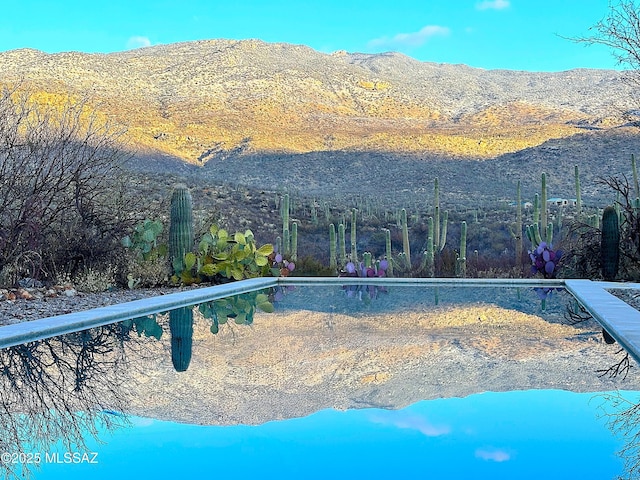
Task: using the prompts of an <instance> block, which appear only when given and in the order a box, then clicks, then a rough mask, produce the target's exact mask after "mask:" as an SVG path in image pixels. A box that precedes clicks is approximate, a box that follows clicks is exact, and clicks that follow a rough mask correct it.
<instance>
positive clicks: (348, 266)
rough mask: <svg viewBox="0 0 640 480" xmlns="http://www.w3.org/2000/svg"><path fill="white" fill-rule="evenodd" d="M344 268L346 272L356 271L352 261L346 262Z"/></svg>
mask: <svg viewBox="0 0 640 480" xmlns="http://www.w3.org/2000/svg"><path fill="white" fill-rule="evenodd" d="M344 268H345V269H346V270H347V273H351V274H353V273H356V266H355V265H354V263H353V262H349V263H347V264H346V265H345V267H344Z"/></svg>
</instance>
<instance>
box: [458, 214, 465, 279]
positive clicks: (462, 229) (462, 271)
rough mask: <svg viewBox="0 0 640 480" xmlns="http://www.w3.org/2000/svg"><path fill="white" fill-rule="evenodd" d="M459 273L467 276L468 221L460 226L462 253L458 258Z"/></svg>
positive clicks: (460, 275)
mask: <svg viewBox="0 0 640 480" xmlns="http://www.w3.org/2000/svg"><path fill="white" fill-rule="evenodd" d="M456 266H457V273H458V276H459V277H463V278H464V277H466V276H467V222H465V221H463V222H462V225H461V226H460V255H459V256H458V259H457V264H456Z"/></svg>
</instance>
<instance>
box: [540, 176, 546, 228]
mask: <svg viewBox="0 0 640 480" xmlns="http://www.w3.org/2000/svg"><path fill="white" fill-rule="evenodd" d="M547 208H548V205H547V174H546V173H544V172H543V173H542V192H541V193H540V236H541V237H542V238H543V239H546V238H547Z"/></svg>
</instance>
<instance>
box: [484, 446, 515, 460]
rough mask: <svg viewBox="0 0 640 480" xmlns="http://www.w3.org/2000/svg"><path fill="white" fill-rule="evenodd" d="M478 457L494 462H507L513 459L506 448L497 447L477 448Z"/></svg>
mask: <svg viewBox="0 0 640 480" xmlns="http://www.w3.org/2000/svg"><path fill="white" fill-rule="evenodd" d="M476 457H478V458H481V459H482V460H491V461H493V462H506V461H507V460H511V455H509V453H507V452H505V451H504V450H497V449H493V448H492V449H478V450H476Z"/></svg>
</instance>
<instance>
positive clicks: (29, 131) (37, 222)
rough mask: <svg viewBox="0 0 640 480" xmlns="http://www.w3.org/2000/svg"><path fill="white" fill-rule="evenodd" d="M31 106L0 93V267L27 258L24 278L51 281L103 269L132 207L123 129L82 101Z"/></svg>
mask: <svg viewBox="0 0 640 480" xmlns="http://www.w3.org/2000/svg"><path fill="white" fill-rule="evenodd" d="M38 100H39V98H38V96H37V95H35V94H33V93H29V92H24V91H22V90H20V89H19V88H14V89H8V88H4V89H3V90H2V91H0V185H1V188H0V265H2V267H6V266H12V265H14V263H16V261H17V259H20V258H21V256H24V255H25V254H26V252H33V253H32V256H37V257H38V258H39V262H37V263H31V267H32V270H31V271H30V272H28V273H25V274H26V275H28V276H31V277H49V278H52V276H53V275H54V274H55V272H56V271H70V270H71V271H80V270H81V269H82V268H86V267H87V265H92V264H95V263H97V262H103V263H108V261H109V260H110V259H111V257H112V256H113V255H114V252H116V251H118V249H117V245H118V243H119V241H120V239H121V238H122V237H123V236H124V232H125V231H126V229H127V223H128V221H129V218H130V217H131V214H130V213H129V212H131V211H132V210H131V205H132V202H131V196H130V195H128V193H127V189H126V185H125V182H124V175H123V174H122V169H121V166H122V162H123V161H124V159H125V155H124V150H123V149H122V148H121V143H120V140H121V138H122V135H123V133H124V131H123V130H122V129H119V128H117V127H115V126H114V125H111V124H110V123H109V122H108V121H107V120H106V119H103V118H100V117H99V115H98V114H97V113H96V112H95V111H93V110H92V109H91V108H89V106H88V104H87V102H86V101H82V100H74V99H70V98H54V99H49V101H48V102H40V103H39V101H38ZM18 263H19V262H18ZM25 265H26V264H23V265H21V266H20V265H17V266H16V270H20V269H21V268H24V267H25ZM21 274H22V273H21Z"/></svg>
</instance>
